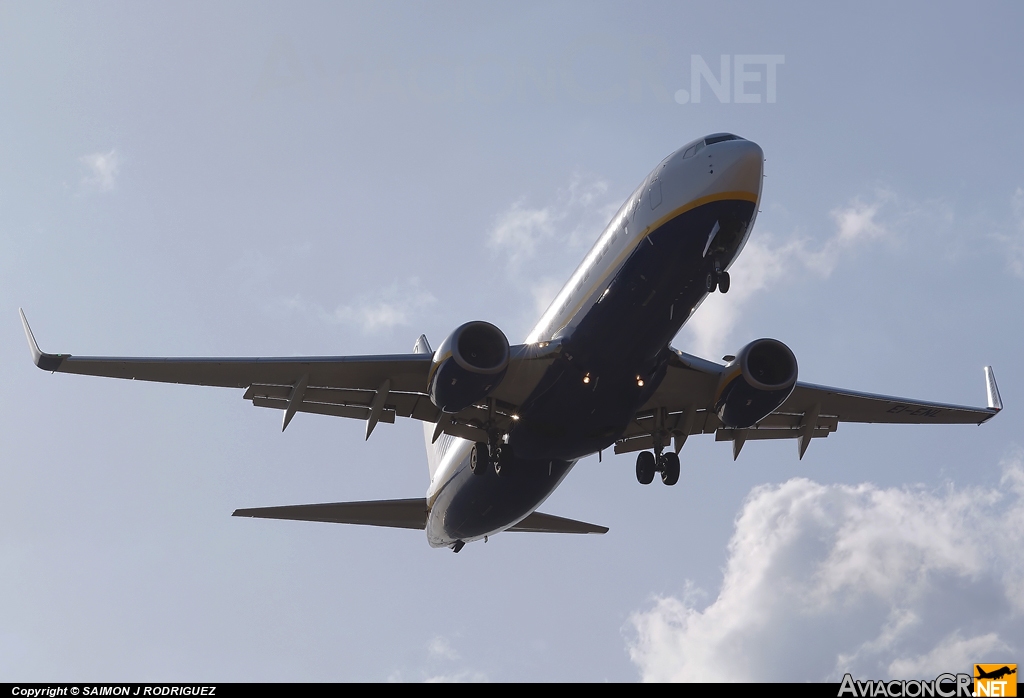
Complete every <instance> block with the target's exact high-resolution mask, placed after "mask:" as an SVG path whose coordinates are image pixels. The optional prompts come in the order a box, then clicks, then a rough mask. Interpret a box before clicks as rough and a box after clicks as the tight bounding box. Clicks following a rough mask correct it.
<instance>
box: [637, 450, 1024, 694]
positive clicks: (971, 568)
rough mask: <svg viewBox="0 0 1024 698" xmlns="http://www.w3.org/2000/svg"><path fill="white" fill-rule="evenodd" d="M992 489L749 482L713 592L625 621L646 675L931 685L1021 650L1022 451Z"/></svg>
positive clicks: (670, 601)
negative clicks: (942, 675)
mask: <svg viewBox="0 0 1024 698" xmlns="http://www.w3.org/2000/svg"><path fill="white" fill-rule="evenodd" d="M1003 467H1004V477H1003V479H1002V483H1001V485H1000V487H998V488H993V489H984V488H977V487H974V488H963V489H957V488H954V487H953V486H949V487H947V488H946V489H945V490H943V491H941V492H927V491H923V490H913V489H881V488H879V487H876V486H875V485H871V484H862V485H857V486H850V485H823V484H819V483H816V482H812V481H810V480H807V479H803V478H795V479H792V480H789V481H788V482H785V483H783V484H781V485H777V486H763V487H759V488H756V489H754V490H753V491H752V492H751V493H750V495H749V497H748V498H747V501H746V503H745V504H744V506H743V509H742V511H741V512H740V514H739V517H738V518H737V521H736V530H735V532H734V535H733V537H732V540H731V541H730V543H729V560H728V563H727V565H726V569H725V573H724V579H723V582H722V586H721V588H720V590H719V592H718V595H717V598H715V599H714V601H712V602H711V603H710V604H707V605H706V606H704V607H703V608H700V607H698V605H697V603H696V601H695V599H694V595H693V593H692V591H690V592H688V593H687V594H686V596H684V598H683V599H679V598H674V597H664V598H658V599H656V600H655V601H654V603H653V606H652V607H651V608H649V609H647V610H643V611H639V612H637V613H635V614H633V616H632V617H631V620H630V623H631V626H632V630H633V631H634V632H635V636H634V637H633V639H632V641H631V643H630V647H629V652H630V657H631V658H632V660H633V662H634V663H635V664H636V666H637V667H638V669H639V670H640V673H641V676H642V678H643V679H645V680H648V681H669V680H682V681H729V680H734V681H779V680H783V681H821V680H834V681H835V680H839V678H841V677H842V674H843V673H844V672H846V671H850V672H851V673H853V674H854V676H857V677H862V678H889V677H899V678H933V677H934V676H935V675H936V673H937V672H938V671H940V670H941V671H965V670H968V669H969V667H970V664H971V663H973V662H975V661H996V662H998V661H1008V658H1010V657H1012V656H1013V655H1014V653H1019V652H1020V650H1021V649H1022V648H1024V632H1022V630H1021V624H1020V615H1021V614H1022V613H1024V593H1022V592H1024V582H1022V581H1021V580H1024V558H1022V556H1021V555H1020V550H1021V544H1022V543H1024V454H1021V453H1017V454H1015V455H1014V456H1013V457H1011V458H1008V459H1007V460H1006V461H1005V462H1004V463H1003Z"/></svg>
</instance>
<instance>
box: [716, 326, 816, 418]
mask: <svg viewBox="0 0 1024 698" xmlns="http://www.w3.org/2000/svg"><path fill="white" fill-rule="evenodd" d="M796 373H797V366H796V356H794V355H793V352H792V351H791V350H790V348H789V347H787V346H786V345H785V344H783V343H782V342H780V341H778V340H775V339H758V340H756V341H753V342H751V343H750V344H748V345H747V346H745V347H743V348H742V349H741V350H740V353H739V354H737V355H736V358H735V359H733V360H732V361H731V362H730V363H729V364H728V365H727V366H726V367H725V371H724V372H723V374H722V384H721V387H720V389H719V392H718V401H717V402H716V403H715V411H716V412H717V413H718V418H719V419H720V420H722V424H724V425H725V426H727V427H731V428H733V429H746V428H747V427H752V426H754V425H755V424H757V423H758V422H760V421H761V420H762V419H764V418H765V417H767V416H768V415H770V414H771V413H772V412H774V411H775V410H776V409H778V408H779V406H780V405H781V404H782V403H783V402H785V401H786V398H788V397H789V395H790V393H792V392H793V387H794V386H795V385H796Z"/></svg>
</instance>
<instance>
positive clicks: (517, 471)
mask: <svg viewBox="0 0 1024 698" xmlns="http://www.w3.org/2000/svg"><path fill="white" fill-rule="evenodd" d="M763 163H764V154H763V153H762V151H761V148H760V147H759V146H758V145H757V144H756V143H753V142H751V141H748V140H745V139H743V138H740V137H738V136H734V135H731V134H727V133H718V134H714V135H710V136H706V137H704V138H701V139H699V140H696V141H693V142H692V143H688V144H686V145H685V146H683V147H682V148H680V149H679V150H677V151H676V152H674V153H672V154H671V155H669V156H668V157H667V158H665V159H664V160H663V161H662V162H661V164H659V165H658V166H657V167H656V168H654V170H653V171H652V172H651V173H650V174H649V175H648V176H647V178H646V179H645V180H644V181H643V183H642V184H641V185H640V186H639V187H637V189H636V191H634V192H633V194H632V195H631V196H630V197H629V198H628V199H627V200H626V202H625V203H624V204H623V205H622V208H620V209H619V211H618V213H616V214H615V216H614V217H613V218H612V219H611V222H609V223H608V226H607V227H606V228H605V229H604V232H602V233H601V235H600V237H599V238H598V240H597V243H596V244H595V245H594V247H593V249H591V250H590V252H589V253H588V254H587V256H586V257H585V258H584V259H583V262H582V263H581V264H580V266H579V268H577V269H576V271H575V272H574V273H573V275H572V276H571V277H570V278H569V281H568V282H567V283H566V284H565V286H564V287H563V288H562V290H561V291H560V292H559V293H558V295H557V296H556V297H555V299H554V301H553V302H552V303H551V306H550V307H549V308H548V309H547V311H546V312H545V313H544V315H543V316H542V317H541V319H540V321H539V322H538V323H537V326H536V327H535V328H534V329H533V331H532V332H530V334H529V336H528V337H527V338H526V341H525V342H524V343H523V344H518V345H515V346H510V345H509V342H508V340H507V339H506V337H505V335H504V334H503V333H502V332H501V330H499V329H498V328H497V327H495V326H494V325H492V324H490V323H487V322H469V323H466V324H464V325H462V326H461V327H459V328H457V329H456V330H455V331H454V332H452V333H451V335H449V336H448V337H447V338H446V339H445V340H444V341H443V342H441V344H440V345H439V346H438V348H437V349H436V350H432V349H431V348H430V345H429V344H428V342H427V338H426V337H424V336H421V337H420V338H419V340H418V341H417V342H416V345H415V347H414V348H413V353H412V354H396V355H387V356H346V357H299V358H276V359H264V358H213V359H192V358H186V359H172V358H148V359H137V358H92V357H76V356H71V355H68V354H45V353H43V352H41V351H40V350H39V346H38V345H37V344H36V341H35V339H34V337H33V336H32V332H31V330H30V329H29V326H28V322H27V320H25V315H24V313H22V322H23V323H24V327H25V334H26V336H27V337H28V341H29V345H30V347H31V349H32V356H33V360H34V361H35V364H36V365H37V366H38V367H39V368H41V369H43V370H46V371H57V372H63V373H78V374H87V375H96V376H110V377H114V378H131V379H135V380H147V381H161V382H165V383H188V384H193V385H212V386H222V387H230V388H241V389H244V390H245V395H244V397H245V399H247V400H251V401H252V403H253V405H256V406H257V407H271V408H275V409H279V410H282V411H283V421H282V429H284V428H286V427H287V426H288V423H289V422H290V421H291V419H292V418H293V417H294V416H295V414H296V413H297V412H312V413H316V414H324V415H333V416H337V417H349V418H354V419H362V420H365V421H366V438H369V437H370V434H371V432H373V430H374V429H375V428H376V426H377V425H378V424H379V423H380V422H385V423H393V422H394V421H395V419H396V417H411V418H413V419H417V420H420V421H421V422H423V428H424V435H425V438H426V444H427V461H428V465H429V471H430V484H429V486H428V488H427V492H426V496H425V497H420V498H415V499H401V500H387V501H374V502H341V503H333V504H307V505H299V506H277V507H264V508H257V509H239V510H237V511H235V516H250V517H262V518H276V519H297V520H304V521H326V522H336V523H357V524H369V525H375V526H392V527H399V528H413V529H421V530H426V534H427V540H428V541H429V543H430V545H431V546H434V547H450V548H452V549H453V550H454V551H455V552H459V550H461V549H462V547H463V546H464V545H465V544H466V543H467V542H470V541H475V540H479V539H482V538H485V537H487V536H492V535H494V534H496V533H499V532H502V531H538V532H553V533H604V532H605V531H607V530H608V529H607V528H605V527H603V526H596V525H593V524H588V523H583V522H580V521H572V520H569V519H564V518H560V517H557V516H551V515H549V514H542V513H540V512H538V511H537V508H538V507H539V506H540V505H541V504H542V503H543V502H544V500H545V499H546V498H547V497H548V495H550V494H551V492H552V491H554V489H555V488H556V487H557V486H558V485H559V483H561V482H562V480H563V479H565V476H566V475H568V473H569V471H570V470H571V469H572V467H573V465H575V464H576V462H577V461H578V460H579V459H580V458H583V457H584V456H587V455H590V454H593V453H596V452H598V451H601V450H603V449H607V448H614V451H615V453H627V452H637V451H638V452H639V453H638V455H637V459H636V476H637V480H639V481H640V482H641V483H643V484H649V483H650V482H652V481H653V479H654V476H655V474H656V473H660V475H661V480H662V482H664V483H665V484H666V485H674V484H675V483H676V482H677V481H678V479H679V456H678V453H679V450H680V448H682V446H683V443H684V442H685V441H686V439H687V438H688V437H689V436H691V435H693V434H714V435H715V439H716V440H717V441H731V442H732V447H733V457H734V458H735V457H736V456H738V455H739V453H740V449H741V448H742V447H743V445H744V443H746V442H747V441H754V440H759V439H794V440H796V442H797V447H798V454H799V456H800V457H801V458H802V457H803V455H804V452H805V451H806V450H807V446H808V444H809V443H810V441H811V439H813V438H818V437H825V436H828V435H829V434H830V433H831V432H833V431H835V430H836V428H837V426H838V424H839V422H841V421H846V422H889V423H902V424H920V423H929V424H967V423H974V424H980V423H982V422H985V421H987V420H988V419H990V418H991V417H993V416H994V415H995V414H996V413H997V412H999V410H1000V409H1001V408H1002V403H1001V401H1000V398H999V390H998V388H997V387H996V383H995V378H994V375H993V373H992V369H991V367H986V368H985V378H986V387H987V392H988V407H986V408H974V407H960V406H956V405H945V404H937V403H930V402H922V401H919V400H905V399H903V398H895V397H886V396H882V395H870V394H866V393H857V392H852V391H849V390H840V389H837V388H829V387H825V386H820V385H811V384H808V383H802V382H800V381H798V380H797V361H796V357H795V356H794V355H793V352H792V351H791V350H790V349H789V347H787V346H786V345H785V344H783V343H782V342H779V341H777V340H774V339H758V340H755V341H753V342H750V343H749V344H747V345H746V346H745V347H743V348H742V349H740V350H739V351H738V352H737V353H736V355H735V356H727V357H725V359H724V360H725V361H726V363H725V364H724V365H722V364H719V363H715V362H711V361H706V360H704V359H700V358H697V357H695V356H690V355H688V354H684V353H683V352H681V351H678V350H677V349H674V348H672V347H671V346H670V344H669V342H670V341H671V340H672V338H673V337H674V336H675V335H676V333H677V332H679V329H680V328H681V327H682V326H683V323H685V322H686V320H687V319H688V318H689V317H690V316H691V315H692V314H693V313H694V312H695V311H696V310H697V308H698V307H699V306H700V304H701V302H702V301H703V300H704V298H706V297H707V295H708V294H710V293H713V292H715V291H716V290H717V291H718V292H721V293H726V292H727V291H728V290H729V285H730V279H729V271H728V269H729V267H730V265H731V264H732V263H733V261H734V260H735V259H736V256H737V255H738V254H739V253H740V251H741V250H742V249H743V245H744V244H745V243H746V241H747V238H748V237H749V236H750V231H751V228H752V227H753V225H754V219H755V218H756V217H757V211H758V204H759V203H760V199H761V181H762V168H763Z"/></svg>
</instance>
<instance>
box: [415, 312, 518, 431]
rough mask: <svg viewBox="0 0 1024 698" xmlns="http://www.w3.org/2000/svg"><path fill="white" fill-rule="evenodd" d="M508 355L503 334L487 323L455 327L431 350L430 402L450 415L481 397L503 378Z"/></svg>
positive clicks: (468, 323)
mask: <svg viewBox="0 0 1024 698" xmlns="http://www.w3.org/2000/svg"><path fill="white" fill-rule="evenodd" d="M510 354H511V352H510V350H509V345H508V339H507V338H506V337H505V334H504V333H503V332H502V331H501V330H499V329H498V328H497V327H495V326H494V325H492V324H491V323H489V322H483V321H476V322H467V323H466V324H465V325H462V326H461V327H458V328H456V330H455V331H454V332H452V333H451V334H450V335H448V338H447V339H445V340H444V341H443V342H441V346H439V347H438V348H437V351H436V352H434V364H433V366H431V369H430V380H429V381H428V384H429V391H430V401H431V402H433V403H434V405H436V406H437V407H438V408H439V409H440V410H441V411H442V412H447V413H448V414H454V413H456V412H459V411H461V410H464V409H465V408H467V407H469V406H470V405H472V404H473V403H474V402H477V401H479V400H482V399H483V398H485V397H487V395H488V394H489V393H490V392H491V391H492V390H493V389H494V388H495V387H497V385H498V383H500V382H501V379H502V378H504V377H505V371H506V370H507V369H508V361H509V356H510Z"/></svg>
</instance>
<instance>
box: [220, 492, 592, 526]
mask: <svg viewBox="0 0 1024 698" xmlns="http://www.w3.org/2000/svg"><path fill="white" fill-rule="evenodd" d="M428 513H429V512H428V510H427V500H426V499H382V500H378V501H371V502H336V503H334V504H299V505H295V506H284V507H259V508H256V509H236V510H235V512H234V513H233V514H232V516H248V517H251V518H254V519H287V520H289V521H323V522H325V523H347V524H361V525H363V526H388V527H390V528H415V529H419V530H421V531H422V530H423V529H424V528H426V525H427V514H428ZM508 530H510V531H526V532H531V533H607V532H608V529H607V528H606V527H605V526H595V525H594V524H589V523H585V522H583V521H573V520H572V519H563V518H562V517H560V516H551V515H550V514H541V513H540V512H534V513H532V514H530V515H529V516H527V517H526V518H525V519H523V520H522V521H520V522H519V523H517V524H516V525H515V526H513V527H512V528H510V529H508Z"/></svg>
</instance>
